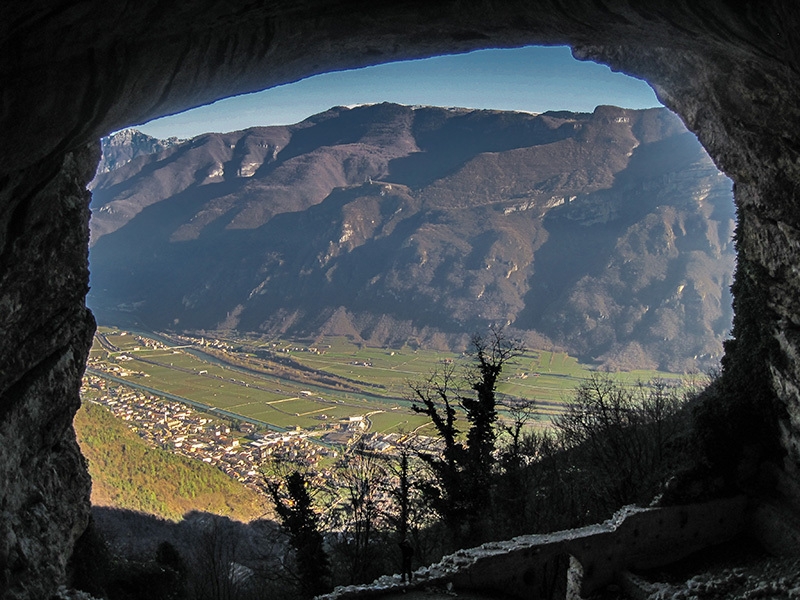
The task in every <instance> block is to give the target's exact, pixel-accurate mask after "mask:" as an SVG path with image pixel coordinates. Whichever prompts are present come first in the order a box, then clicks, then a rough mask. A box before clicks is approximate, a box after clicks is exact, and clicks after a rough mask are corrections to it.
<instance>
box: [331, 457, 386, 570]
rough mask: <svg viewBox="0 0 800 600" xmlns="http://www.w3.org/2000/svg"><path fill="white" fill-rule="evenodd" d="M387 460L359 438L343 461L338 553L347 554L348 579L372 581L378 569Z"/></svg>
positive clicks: (338, 472)
mask: <svg viewBox="0 0 800 600" xmlns="http://www.w3.org/2000/svg"><path fill="white" fill-rule="evenodd" d="M386 478H387V473H386V468H385V465H384V464H383V461H381V460H380V459H378V458H377V457H375V455H374V454H372V453H371V452H369V451H368V449H367V448H366V446H365V445H364V443H363V442H359V444H357V445H356V446H355V447H354V448H353V449H352V450H351V451H350V452H349V453H348V454H347V455H345V457H344V458H343V459H342V460H341V461H340V463H339V465H338V469H337V479H338V482H339V486H340V490H341V491H342V493H343V497H344V502H343V504H342V505H341V506H342V510H340V511H339V513H340V515H341V542H340V543H339V544H337V550H338V554H339V555H340V557H341V558H343V563H344V565H343V566H344V569H345V571H346V578H347V580H348V583H350V584H355V583H363V582H365V581H371V580H372V579H373V578H374V577H375V576H376V575H378V574H379V573H377V571H376V567H377V566H378V565H376V561H375V554H374V553H373V551H374V548H373V546H374V545H375V542H376V536H377V533H378V531H377V530H378V526H379V521H380V519H381V516H382V511H381V507H380V500H381V493H382V491H383V490H384V489H385V487H386Z"/></svg>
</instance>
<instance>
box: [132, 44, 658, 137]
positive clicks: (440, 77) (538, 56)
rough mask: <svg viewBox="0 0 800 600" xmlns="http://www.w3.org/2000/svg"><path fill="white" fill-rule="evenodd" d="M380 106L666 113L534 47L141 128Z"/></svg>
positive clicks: (601, 70) (247, 101)
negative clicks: (602, 106)
mask: <svg viewBox="0 0 800 600" xmlns="http://www.w3.org/2000/svg"><path fill="white" fill-rule="evenodd" d="M375 102H397V103H399V104H412V105H413V104H425V105H433V106H461V107H467V108H492V109H500V110H520V111H528V112H537V113H538V112H544V111H547V110H571V111H578V112H591V111H593V110H594V108H595V106H597V105H599V104H613V105H616V106H622V107H625V108H649V107H652V106H661V104H660V103H659V101H658V99H657V98H656V96H655V94H654V93H653V90H652V89H651V88H650V86H648V85H647V84H646V83H645V82H644V81H641V80H637V79H634V78H632V77H629V76H627V75H622V74H619V73H613V72H612V71H611V70H610V69H609V68H608V67H606V66H604V65H599V64H597V63H593V62H581V61H577V60H575V59H574V58H572V54H571V52H570V49H569V48H568V47H564V46H559V47H542V46H529V47H526V48H518V49H513V50H480V51H477V52H471V53H469V54H459V55H451V56H439V57H436V58H429V59H424V60H416V61H408V62H399V63H389V64H384V65H378V66H375V67H367V68H364V69H356V70H352V71H339V72H336V73H326V74H324V75H317V76H315V77H310V78H308V79H304V80H302V81H299V82H297V83H292V84H288V85H283V86H279V87H276V88H272V89H269V90H265V91H263V92H258V93H255V94H247V95H243V96H236V97H234V98H228V99H226V100H220V101H219V102H215V103H214V104H211V105H208V106H204V107H200V108H196V109H194V110H191V111H187V112H184V113H181V114H179V115H174V116H172V117H165V118H162V119H157V120H155V121H151V122H150V123H147V124H146V125H140V126H138V127H137V129H140V130H141V131H143V132H144V133H147V134H149V135H152V136H154V137H159V138H166V137H171V136H177V137H180V138H189V137H193V136H195V135H199V134H201V133H206V132H208V131H216V132H223V131H235V130H237V129H245V128H247V127H253V126H256V125H288V124H291V123H297V122H299V121H302V120H303V119H305V118H306V117H309V116H311V115H313V114H316V113H320V112H322V111H324V110H327V109H328V108H330V107H332V106H337V105H345V106H349V105H353V104H365V103H375Z"/></svg>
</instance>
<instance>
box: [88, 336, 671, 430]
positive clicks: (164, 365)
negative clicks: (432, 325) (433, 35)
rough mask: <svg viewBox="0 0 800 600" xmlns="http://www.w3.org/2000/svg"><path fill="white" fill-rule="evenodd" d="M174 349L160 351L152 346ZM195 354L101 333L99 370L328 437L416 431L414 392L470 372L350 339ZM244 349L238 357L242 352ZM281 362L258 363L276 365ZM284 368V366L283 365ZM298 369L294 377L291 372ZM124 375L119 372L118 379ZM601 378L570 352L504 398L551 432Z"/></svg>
mask: <svg viewBox="0 0 800 600" xmlns="http://www.w3.org/2000/svg"><path fill="white" fill-rule="evenodd" d="M153 339H156V340H160V343H161V345H162V346H163V345H167V346H169V347H168V348H164V347H158V348H154V347H152V346H153V343H152V340H153ZM206 343H207V341H206V340H203V342H201V340H200V338H198V339H197V340H196V343H193V344H187V343H185V342H183V343H182V342H179V341H176V340H173V339H170V338H165V337H161V336H158V335H156V334H147V333H141V332H139V333H134V332H130V333H125V332H120V331H117V330H114V329H110V328H105V327H101V328H100V329H99V330H98V335H97V336H96V337H95V344H94V346H93V348H92V352H91V355H90V365H89V366H90V368H92V369H94V370H95V371H98V370H99V371H101V372H107V373H110V374H115V373H116V375H121V373H123V372H124V373H125V374H124V375H121V376H122V377H124V378H125V381H128V382H130V384H132V385H139V386H146V387H148V388H150V389H155V390H159V391H161V392H165V393H168V394H174V395H175V396H179V397H183V398H187V399H190V400H193V401H195V402H199V403H202V404H205V405H209V406H213V407H216V408H220V409H224V410H227V411H230V412H231V413H235V414H238V415H241V416H244V417H247V418H251V419H256V420H258V421H263V422H266V423H269V424H272V425H275V426H278V427H287V428H293V427H301V428H307V429H308V428H322V426H324V425H326V424H328V423H331V422H336V421H338V420H340V419H345V418H347V417H350V416H356V415H367V414H369V421H370V423H371V427H370V431H376V432H387V433H388V432H397V431H413V430H416V429H417V428H420V427H423V429H421V430H420V432H421V433H423V432H424V431H425V428H424V426H425V425H426V419H425V418H424V417H422V416H420V415H417V414H416V413H414V412H413V411H411V409H410V404H411V403H410V402H409V382H413V381H422V380H424V379H426V378H427V377H429V376H430V374H431V373H432V372H434V371H435V370H436V369H441V368H442V366H443V363H444V361H447V362H452V363H453V364H454V366H455V368H456V372H457V373H460V372H462V368H467V367H468V366H469V365H470V364H471V362H470V358H469V357H468V356H465V355H462V354H455V353H446V352H437V351H434V350H423V349H418V350H417V349H412V348H409V347H404V348H399V349H388V348H368V347H364V346H361V345H358V344H354V343H352V342H350V341H349V340H347V339H346V338H341V337H336V338H324V339H319V340H315V341H314V343H313V344H309V343H308V342H306V343H305V344H303V343H299V342H296V341H291V340H274V339H271V340H266V339H256V338H249V339H247V338H244V339H238V338H236V339H234V338H229V337H228V338H217V339H216V340H214V343H217V344H218V345H221V347H225V349H224V350H219V349H213V348H210V347H209V346H208V345H204V344H206ZM237 348H238V351H237ZM267 353H268V356H270V357H272V358H256V356H257V355H258V356H264V355H267ZM281 361H283V362H281ZM287 364H288V365H290V366H289V367H287V366H286V365H287ZM113 369H116V370H115V371H112V370H113ZM590 374H591V369H590V368H589V367H587V366H586V365H582V364H580V363H578V361H577V360H576V359H575V358H573V357H571V356H569V355H567V354H565V353H562V352H549V351H542V350H528V351H526V352H525V353H524V354H522V355H521V356H519V357H517V358H515V359H513V360H512V361H510V362H509V363H507V365H506V366H505V368H504V371H503V376H502V381H501V382H500V384H499V385H498V392H499V394H500V398H501V399H502V398H503V397H504V396H510V397H516V398H525V399H529V400H534V401H535V402H536V404H537V413H538V414H539V417H540V419H541V420H542V422H547V421H548V420H549V418H550V417H551V416H553V415H554V414H557V413H559V412H560V410H561V407H562V406H563V403H564V402H565V401H566V400H567V399H568V398H570V397H571V395H572V393H573V390H574V389H575V388H576V387H577V386H578V385H580V383H581V382H582V381H583V380H584V379H585V378H586V377H588V376H589V375H590ZM616 376H618V377H620V379H621V380H623V381H625V382H629V383H635V382H636V381H647V380H651V379H655V378H661V379H676V378H678V376H677V375H674V374H668V373H659V372H644V371H642V372H635V373H624V374H618V375H616Z"/></svg>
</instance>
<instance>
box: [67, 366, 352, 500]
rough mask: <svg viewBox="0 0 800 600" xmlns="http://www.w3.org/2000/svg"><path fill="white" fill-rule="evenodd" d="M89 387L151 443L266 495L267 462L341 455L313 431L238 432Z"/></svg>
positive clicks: (134, 393) (130, 392)
mask: <svg viewBox="0 0 800 600" xmlns="http://www.w3.org/2000/svg"><path fill="white" fill-rule="evenodd" d="M83 385H84V387H85V388H86V389H87V390H88V389H93V390H95V391H96V392H99V393H95V394H92V396H94V397H95V398H96V399H95V400H94V401H95V402H98V403H100V404H102V405H104V406H106V407H108V408H109V409H110V410H111V411H112V412H113V413H114V415H116V416H117V417H119V418H120V419H122V420H124V421H126V422H127V423H128V425H129V426H130V427H131V428H132V429H133V430H134V431H136V432H137V433H138V434H139V436H141V437H142V438H144V439H145V440H147V441H149V442H151V443H153V444H156V445H158V446H161V447H163V448H166V449H169V450H172V451H174V452H177V453H179V454H183V455H185V456H189V457H191V458H195V459H197V460H202V461H203V462H206V463H210V464H212V465H214V466H216V467H218V468H219V469H221V470H222V471H223V472H225V473H226V474H227V475H229V476H230V477H232V478H233V479H236V480H237V481H240V482H242V483H244V484H245V485H248V486H250V487H252V488H253V489H256V490H260V489H261V484H262V482H263V476H262V474H261V470H260V467H261V465H262V464H263V463H264V461H267V460H270V459H272V460H283V461H288V462H292V463H295V464H298V465H305V466H309V467H313V466H315V465H316V464H317V463H318V462H319V461H320V460H321V459H322V458H323V457H326V456H332V457H336V455H337V452H336V450H334V449H332V448H330V447H327V446H324V445H321V444H319V443H316V442H314V441H312V440H311V439H309V437H308V432H306V431H303V430H293V431H285V432H274V431H262V432H258V431H255V430H254V429H255V428H254V427H253V426H252V425H251V424H249V423H243V424H242V425H240V428H239V429H232V428H231V424H230V423H226V422H225V421H222V420H220V419H216V418H214V417H212V416H210V415H207V414H204V413H201V412H198V411H196V410H193V409H192V408H190V407H188V406H186V405H184V404H181V403H180V402H175V401H170V400H166V399H163V398H159V397H156V396H152V395H150V394H147V393H145V392H142V391H139V390H135V389H132V388H129V387H127V386H123V385H119V384H116V383H113V382H109V381H107V380H105V379H103V378H102V377H97V376H93V375H89V374H87V375H86V377H85V378H84V383H83Z"/></svg>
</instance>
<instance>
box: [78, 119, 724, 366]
mask: <svg viewBox="0 0 800 600" xmlns="http://www.w3.org/2000/svg"><path fill="white" fill-rule="evenodd" d="M92 208H93V211H94V216H93V220H92V244H93V248H92V256H91V262H92V291H91V293H90V297H89V298H90V302H91V304H92V306H93V310H95V312H96V314H98V316H99V318H100V319H101V320H102V319H104V318H114V316H117V317H118V316H119V313H120V311H128V312H133V313H134V314H135V316H136V317H137V318H139V319H141V320H142V321H143V322H144V323H146V324H147V325H149V326H151V327H165V328H166V327H176V328H185V329H207V330H209V329H216V328H237V329H240V330H250V331H259V330H261V331H267V332H270V333H275V334H284V335H289V336H316V335H320V334H326V333H327V334H340V335H349V336H351V337H352V338H354V339H357V340H363V341H366V342H367V343H370V344H381V345H382V344H389V345H402V344H403V343H407V342H409V341H415V342H419V343H425V344H430V345H434V346H439V347H446V346H449V347H456V348H458V347H461V346H462V345H463V344H464V342H465V339H466V335H468V334H470V333H472V332H473V331H479V330H485V328H486V327H487V326H488V325H489V324H491V323H495V324H502V325H506V326H508V327H510V328H512V329H513V330H514V331H515V332H516V333H519V334H520V335H522V336H523V337H525V338H526V339H527V340H528V343H530V344H531V345H536V346H540V345H542V344H555V345H558V346H561V347H563V348H565V349H567V350H569V351H570V352H572V353H574V354H577V355H578V356H580V357H581V358H582V359H584V360H595V361H599V362H601V363H604V364H605V365H607V366H610V367H621V368H633V367H660V368H663V369H670V370H675V371H682V370H686V369H692V368H704V367H707V366H709V365H710V364H713V363H714V362H715V361H716V359H718V357H719V356H720V354H721V352H722V339H723V338H724V336H725V335H726V333H727V331H728V328H729V326H730V319H731V310H730V295H729V290H728V287H729V285H730V282H731V272H732V269H733V263H734V251H733V245H732V242H731V234H732V231H733V224H734V214H733V204H732V201H731V185H730V181H729V180H728V179H727V178H725V177H724V176H723V175H721V174H720V173H719V172H718V171H717V169H716V168H715V167H714V165H713V163H712V162H711V160H710V159H709V158H708V156H707V155H706V154H705V152H704V151H703V149H702V148H701V146H700V144H699V143H698V142H697V141H696V139H695V137H694V136H693V135H692V134H691V133H689V132H687V131H686V129H685V128H684V127H683V125H682V124H681V122H680V120H679V119H678V118H677V117H675V116H674V115H673V114H672V113H670V112H669V111H667V110H666V109H650V110H644V111H634V110H625V109H619V108H615V107H598V109H596V111H595V112H594V113H592V114H573V113H566V112H558V113H545V114H542V115H530V114H525V113H510V112H499V111H473V110H466V109H444V108H433V107H423V108H411V107H405V106H399V105H393V104H381V105H374V106H364V107H359V108H355V109H347V108H342V107H337V108H334V109H331V110H329V111H327V112H325V113H322V114H320V115H316V116H314V117H311V118H309V119H307V120H305V121H303V122H302V123H299V124H296V125H292V126H286V127H264V128H252V129H247V130H244V131H239V132H233V133H227V134H205V135H202V136H198V137H196V138H194V139H192V140H189V141H187V142H184V143H181V144H177V145H171V146H169V147H167V148H165V149H163V150H160V151H158V152H155V153H154V154H151V155H149V156H139V157H136V158H134V159H133V160H131V161H130V162H129V163H127V164H125V165H124V166H122V167H121V168H118V169H116V170H113V171H110V172H107V173H101V174H99V175H98V177H97V178H96V180H95V182H94V199H93V202H92Z"/></svg>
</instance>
